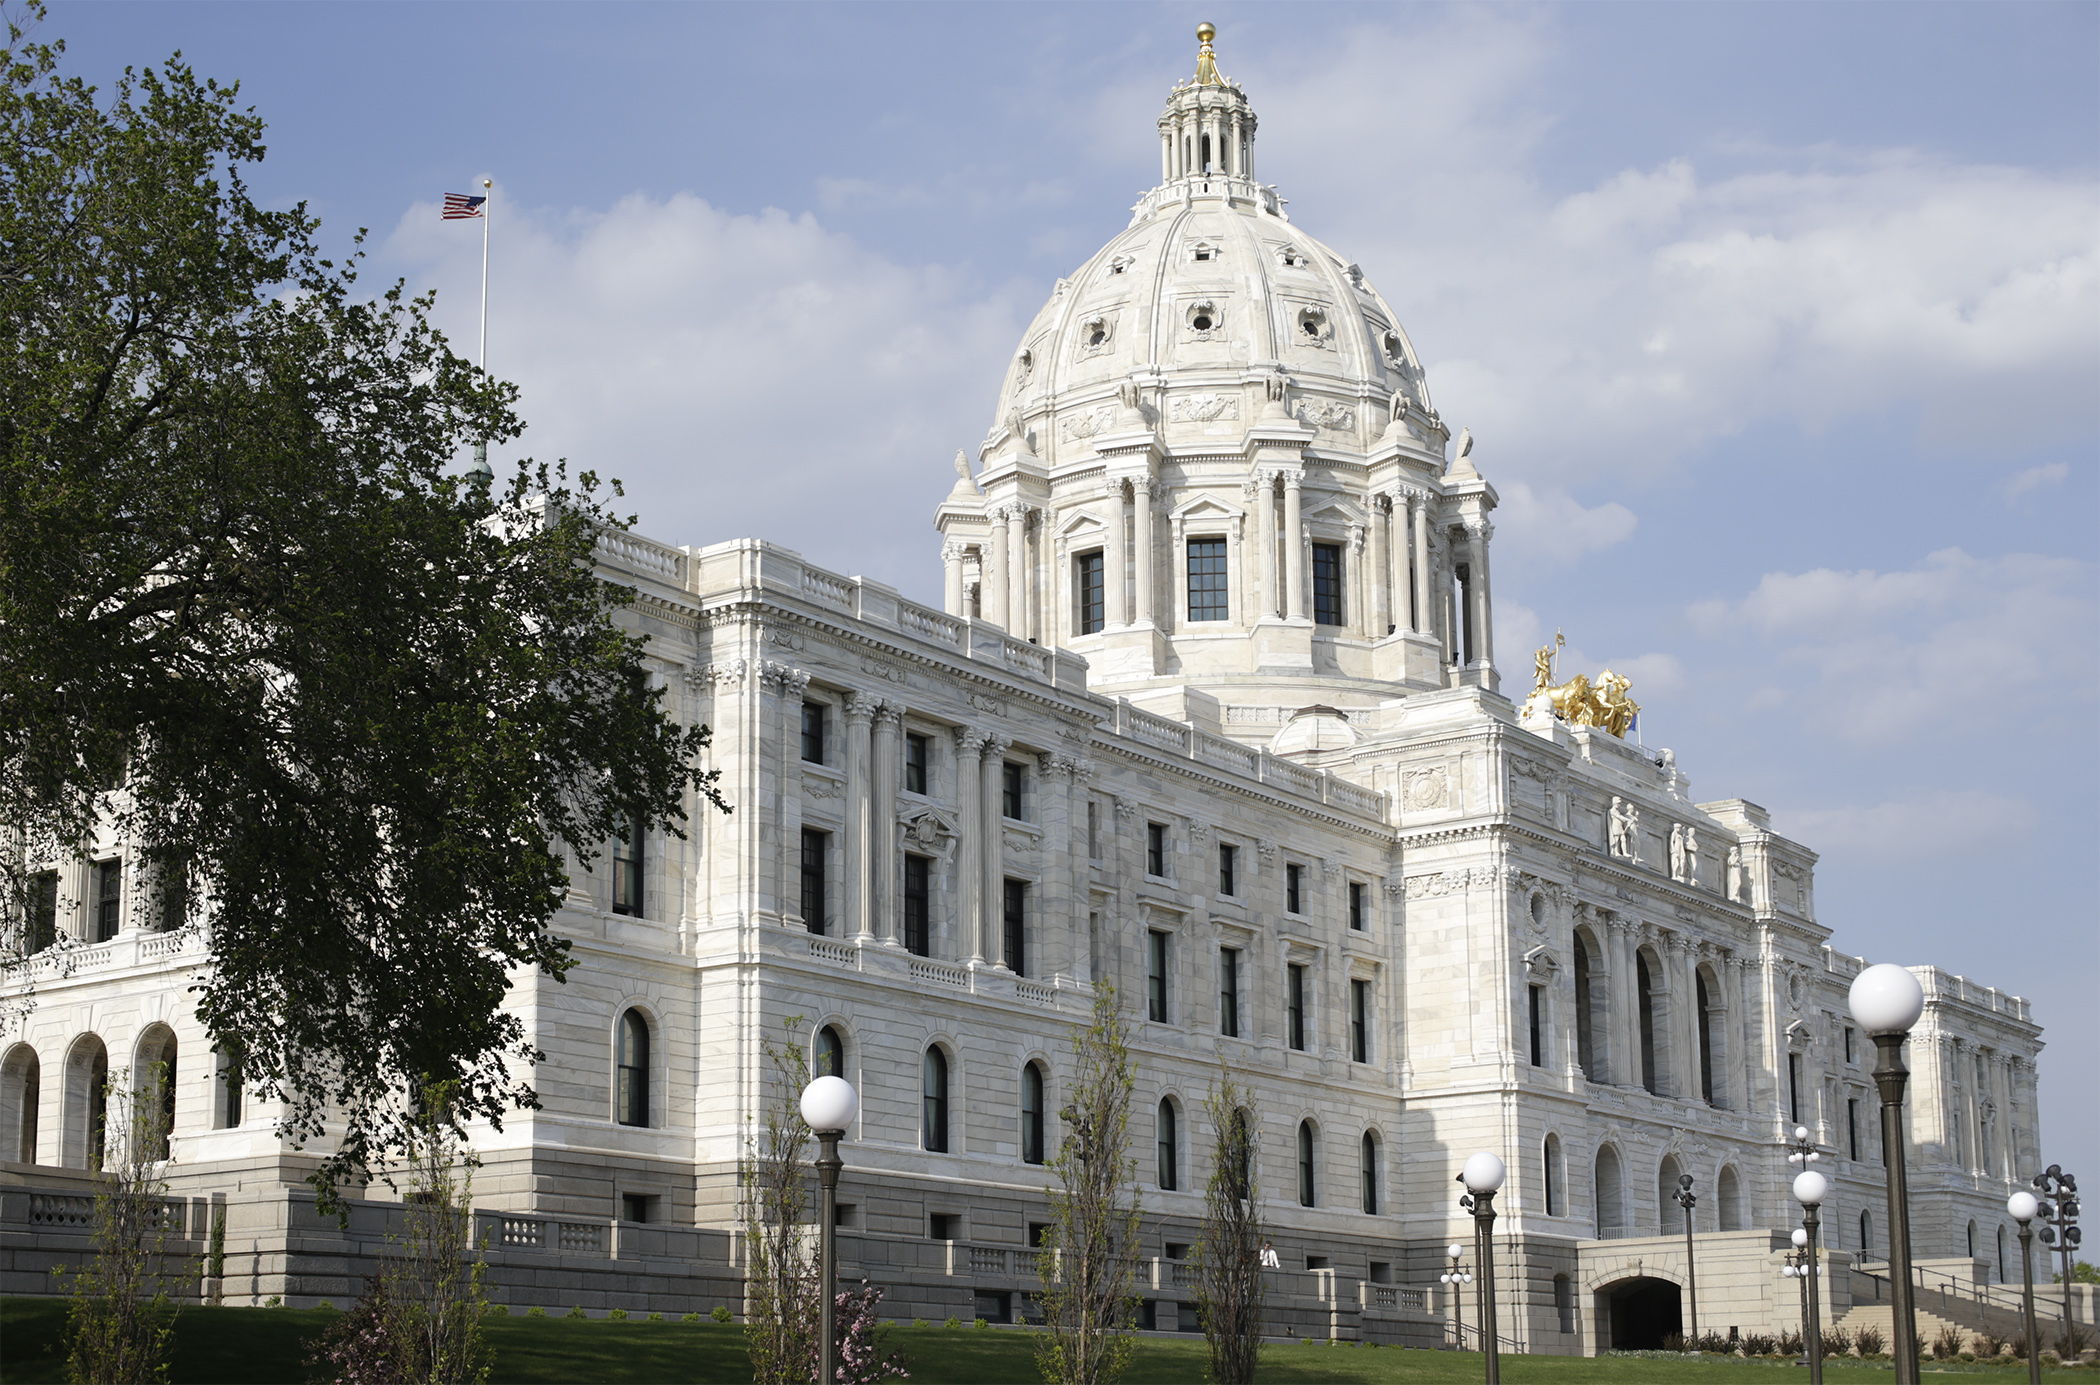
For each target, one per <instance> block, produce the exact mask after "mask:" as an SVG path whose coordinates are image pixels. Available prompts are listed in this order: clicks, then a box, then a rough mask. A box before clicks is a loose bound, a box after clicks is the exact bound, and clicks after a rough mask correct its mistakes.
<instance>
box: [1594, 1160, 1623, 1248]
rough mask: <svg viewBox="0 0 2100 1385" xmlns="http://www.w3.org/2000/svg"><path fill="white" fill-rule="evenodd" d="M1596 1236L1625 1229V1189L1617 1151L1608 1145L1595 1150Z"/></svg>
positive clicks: (1609, 1234) (1602, 1237) (1618, 1232)
mask: <svg viewBox="0 0 2100 1385" xmlns="http://www.w3.org/2000/svg"><path fill="white" fill-rule="evenodd" d="M1596 1194H1597V1195H1596V1204H1595V1205H1596V1208H1597V1237H1598V1239H1599V1240H1602V1239H1605V1238H1607V1237H1611V1236H1618V1235H1621V1234H1623V1233H1624V1231H1625V1229H1626V1189H1625V1184H1624V1179H1623V1177H1622V1176H1621V1173H1620V1170H1619V1152H1618V1151H1617V1150H1615V1149H1613V1148H1612V1147H1611V1146H1610V1145H1606V1146H1604V1148H1602V1149H1600V1150H1598V1151H1597V1189H1596Z"/></svg>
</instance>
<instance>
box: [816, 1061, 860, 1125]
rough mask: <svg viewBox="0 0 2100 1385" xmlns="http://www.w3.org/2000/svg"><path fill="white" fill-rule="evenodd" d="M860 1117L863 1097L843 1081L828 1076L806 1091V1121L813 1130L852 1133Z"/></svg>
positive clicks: (843, 1079) (817, 1080) (817, 1079)
mask: <svg viewBox="0 0 2100 1385" xmlns="http://www.w3.org/2000/svg"><path fill="white" fill-rule="evenodd" d="M859 1114H860V1093H859V1092H856V1091H854V1090H853V1084H852V1083H851V1082H848V1081H847V1080H846V1079H845V1078H843V1077H833V1076H831V1075H829V1074H826V1075H825V1076H823V1077H819V1078H816V1079H814V1080H812V1081H811V1082H810V1084H809V1085H808V1086H807V1087H804V1088H803V1089H802V1119H803V1120H805V1121H807V1122H808V1123H809V1128H810V1129H811V1130H816V1131H826V1130H848V1129H851V1128H852V1126H853V1118H854V1117H855V1116H857V1115H859Z"/></svg>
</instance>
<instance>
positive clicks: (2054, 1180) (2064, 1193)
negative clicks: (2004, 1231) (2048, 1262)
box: [2034, 1164, 2085, 1356]
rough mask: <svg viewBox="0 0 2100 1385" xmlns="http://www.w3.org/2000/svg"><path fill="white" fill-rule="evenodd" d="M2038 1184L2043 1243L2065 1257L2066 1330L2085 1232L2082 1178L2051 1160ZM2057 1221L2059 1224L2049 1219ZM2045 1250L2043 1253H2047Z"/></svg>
mask: <svg viewBox="0 0 2100 1385" xmlns="http://www.w3.org/2000/svg"><path fill="white" fill-rule="evenodd" d="M2034 1186H2035V1187H2037V1188H2039V1189H2041V1191H2042V1197H2043V1198H2046V1199H2048V1201H2046V1202H2044V1201H2041V1200H2040V1199H2037V1200H2036V1203H2035V1210H2036V1211H2038V1212H2039V1213H2040V1214H2041V1218H2042V1244H2043V1245H2045V1246H2049V1247H2052V1248H2053V1249H2054V1250H2055V1251H2056V1253H2057V1254H2059V1255H2061V1256H2063V1258H2064V1274H2063V1279H2064V1332H2065V1334H2066V1336H2068V1335H2069V1333H2070V1331H2071V1268H2072V1264H2071V1262H2072V1260H2073V1259H2074V1258H2075V1257H2076V1255H2077V1253H2078V1247H2079V1245H2080V1243H2081V1242H2082V1241H2083V1240H2084V1239H2085V1233H2084V1232H2082V1231H2080V1230H2079V1229H2078V1180H2077V1179H2076V1178H2074V1177H2072V1176H2071V1175H2070V1174H2068V1173H2065V1172H2064V1169H2063V1165H2061V1164H2051V1165H2050V1166H2049V1167H2048V1168H2046V1169H2043V1170H2042V1171H2041V1172H2040V1173H2038V1174H2036V1175H2035V1176H2034ZM2051 1221H2054V1222H2055V1223H2056V1225H2054V1226H2051V1225H2049V1223H2050V1222H2051ZM2047 1253H2048V1252H2047V1251H2044V1252H2043V1254H2045V1255H2046V1254H2047ZM2062 1345H2063V1347H2064V1348H2065V1350H2064V1355H2066V1356H2069V1355H2070V1354H2071V1352H2070V1350H2069V1348H2070V1345H2071V1344H2070V1343H2069V1342H2068V1341H2066V1342H2064V1343H2063V1344H2062Z"/></svg>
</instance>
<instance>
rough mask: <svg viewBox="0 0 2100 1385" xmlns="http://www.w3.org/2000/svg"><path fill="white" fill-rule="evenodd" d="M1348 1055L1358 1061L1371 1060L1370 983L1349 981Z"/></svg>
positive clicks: (1365, 1061) (1366, 1061)
mask: <svg viewBox="0 0 2100 1385" xmlns="http://www.w3.org/2000/svg"><path fill="white" fill-rule="evenodd" d="M1349 1057H1350V1058H1351V1059H1352V1060H1354V1061H1356V1062H1359V1063H1368V1062H1370V1061H1371V983H1370V982H1368V981H1351V982H1350V983H1349Z"/></svg>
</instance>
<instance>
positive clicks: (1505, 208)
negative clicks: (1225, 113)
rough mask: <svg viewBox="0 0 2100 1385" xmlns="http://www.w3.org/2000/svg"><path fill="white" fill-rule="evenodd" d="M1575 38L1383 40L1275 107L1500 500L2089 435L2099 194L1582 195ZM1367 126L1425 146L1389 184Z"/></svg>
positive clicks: (1405, 144)
mask: <svg viewBox="0 0 2100 1385" xmlns="http://www.w3.org/2000/svg"><path fill="white" fill-rule="evenodd" d="M1548 39H1549V35H1548V34H1547V33H1546V32H1544V31H1543V29H1542V25H1541V23H1540V22H1539V21H1538V20H1536V19H1535V18H1532V17H1526V16H1512V15H1510V14H1508V13H1507V12H1501V11H1487V12H1483V11H1482V10H1480V9H1475V8H1468V9H1464V10H1460V11H1458V12H1456V13H1455V14H1452V15H1449V16H1448V17H1447V18H1446V19H1445V20H1444V21H1443V22H1442V23H1432V24H1428V25H1419V26H1415V27H1411V28H1408V29H1406V30H1405V31H1403V30H1402V29H1401V28H1400V26H1398V25H1397V24H1396V25H1393V26H1390V27H1388V26H1386V25H1384V24H1382V23H1377V22H1366V23H1364V24H1362V25H1361V26H1359V28H1358V30H1357V32H1356V33H1355V34H1354V35H1352V39H1351V41H1350V42H1349V43H1347V44H1346V45H1340V46H1337V47H1336V48H1335V49H1334V51H1333V52H1332V53H1331V55H1330V56H1329V58H1327V59H1325V60H1323V61H1322V62H1320V63H1319V64H1317V65H1294V66H1289V67H1285V66H1284V65H1282V64H1272V65H1271V71H1272V74H1290V75H1286V76H1285V77H1284V79H1283V80H1281V81H1280V82H1277V83H1276V84H1275V85H1273V86H1265V87H1264V89H1263V90H1262V91H1261V92H1260V93H1258V105H1259V108H1260V110H1261V115H1262V139H1263V149H1264V153H1265V155H1266V156H1267V159H1268V162H1267V165H1266V168H1267V171H1268V173H1269V174H1270V176H1275V177H1278V178H1281V179H1283V180H1284V182H1283V188H1284V191H1285V192H1286V193H1290V194H1292V195H1295V196H1296V197H1297V198H1298V202H1297V205H1296V206H1295V207H1294V208H1293V212H1294V214H1295V215H1296V216H1297V217H1298V218H1299V219H1300V220H1302V221H1303V222H1304V223H1305V224H1306V225H1307V226H1309V227H1311V228H1313V229H1314V230H1315V232H1316V233H1317V234H1319V235H1321V236H1322V237H1323V238H1324V239H1327V240H1328V241H1330V243H1332V244H1335V245H1336V246H1338V247H1341V248H1342V250H1343V253H1345V254H1347V255H1349V256H1350V257H1351V258H1353V259H1355V260H1356V261H1357V262H1359V263H1361V264H1362V265H1363V266H1364V267H1365V269H1366V271H1367V272H1368V273H1369V274H1370V276H1371V278H1372V279H1373V281H1374V282H1376V283H1377V284H1378V286H1379V287H1380V288H1381V289H1382V290H1383V291H1384V292H1385V294H1386V296H1387V297H1388V298H1389V299H1391V300H1392V302H1393V303H1394V305H1395V306H1396V308H1397V309H1398V310H1399V311H1400V313H1401V315H1402V317H1403V319H1404V320H1405V321H1406V323H1407V326H1408V329H1409V331H1410V333H1411V335H1412V336H1413V338H1414V340H1415V343H1416V345H1417V346H1418V347H1419V348H1420V349H1421V350H1422V352H1423V353H1424V356H1425V358H1426V360H1427V364H1428V366H1429V373H1430V384H1431V387H1432V389H1433V390H1434V392H1435V395H1436V398H1437V402H1438V405H1439V407H1440V408H1441V409H1442V410H1443V412H1444V414H1445V416H1446V417H1447V418H1450V419H1452V420H1453V421H1454V422H1456V423H1467V424H1470V425H1471V426H1472V427H1473V430H1474V432H1475V434H1476V435H1477V436H1478V438H1479V439H1480V449H1479V453H1478V457H1479V461H1480V465H1481V467H1482V469H1483V470H1484V471H1485V472H1486V473H1487V474H1488V475H1489V477H1490V478H1491V479H1494V480H1495V481H1496V483H1497V485H1498V486H1502V487H1504V488H1505V489H1507V483H1508V482H1509V481H1513V480H1517V479H1529V480H1532V481H1534V482H1535V483H1540V484H1543V483H1544V482H1545V480H1546V478H1548V477H1549V476H1550V478H1551V480H1552V482H1553V483H1554V484H1556V485H1560V486H1565V487H1568V488H1570V489H1572V490H1578V491H1579V490H1580V489H1582V488H1583V487H1584V486H1585V485H1594V484H1596V483H1598V482H1601V481H1623V480H1625V479H1627V478H1629V477H1635V476H1638V475H1640V474H1641V473H1644V472H1650V473H1652V472H1654V471H1657V470H1660V469H1663V468H1667V467H1670V466H1672V465H1675V464H1676V463H1678V462H1679V461H1680V460H1681V459H1682V458H1683V457H1684V456H1686V455H1687V454H1688V453H1690V452H1692V451H1693V450H1695V449H1697V448H1698V447H1700V446H1701V445H1703V444H1705V443H1707V442H1710V441H1712V440H1714V439H1717V438H1721V437H1725V436H1728V435H1731V434H1734V433H1737V432H1740V431H1742V430H1743V429H1745V428H1747V427H1749V426H1751V425H1753V424H1758V423H1761V422H1771V421H1777V422H1781V423H1787V424H1792V425H1796V426H1800V427H1803V428H1809V429H1814V428H1819V427H1821V426H1823V425H1825V424H1827V423H1829V422H1831V421H1833V420H1836V419H1839V418H1843V417H1848V416H1867V415H1873V414H1876V413H1878V412H1881V411H1884V410H1887V409H1889V408H1892V407H1898V406H1900V407H1903V408H1906V409H1909V410H1911V411H1913V412H1914V413H1915V414H1916V416H1918V417H1919V419H1920V422H1921V425H1922V426H1921V429H1920V439H1921V441H1923V442H1925V443H1927V444H1937V445H1944V446H1955V445H1960V444H1961V443H1962V442H1964V441H1966V440H1969V439H1973V438H1974V436H1975V432H1976V429H1977V427H1978V426H1979V425H1978V420H1982V419H1988V420H1990V424H1989V427H1990V428H1991V430H1992V433H1993V438H1994V443H1996V444H2000V445H2005V446H2011V447H2018V446H2020V445H2023V444H2027V443H2033V442H2036V441H2040V440H2045V439H2051V438H2061V437H2063V436H2066V435H2068V434H2072V433H2077V434H2079V435H2085V434H2087V433H2089V431H2090V428H2091V413H2090V405H2089V402H2088V400H2089V395H2090V391H2089V389H2088V385H2089V383H2090V380H2091V379H2092V377H2093V374H2094V371H2095V370H2096V368H2100V185H2096V183H2095V182H2094V180H2093V179H2091V178H2090V177H2088V176H2085V175H2083V174H2081V173H2065V174H2053V173H2047V172H2039V171H2033V170H2025V169H2015V168H2002V167H1988V166H1974V165H1963V164H1958V163H1954V162H1950V161H1946V160H1942V159H1936V158H1932V157H1928V156H1923V155H1917V154H1911V153H1900V152H1899V153H1885V152H1877V151H1847V150H1841V149H1839V150H1832V149H1819V150H1814V151H1783V150H1781V151H1768V152H1767V153H1765V154H1764V155H1763V156H1762V157H1763V159H1764V161H1765V162H1766V163H1767V164H1768V166H1767V167H1765V168H1762V169H1753V170H1751V171H1747V172H1737V173H1731V174H1729V175H1726V176H1718V177H1717V176H1713V175H1711V174H1709V173H1706V172H1704V171H1702V170H1701V168H1700V167H1699V166H1698V164H1697V163H1696V162H1695V161H1694V160H1693V159H1692V158H1690V157H1677V158H1673V159H1670V160H1668V161H1666V162H1664V163H1662V164H1661V165H1660V166H1658V167H1653V168H1647V169H1626V170H1623V171H1621V172H1619V173H1616V174H1614V175H1613V176H1611V177H1608V178H1606V179H1603V180H1602V181H1600V182H1599V183H1597V184H1596V185H1595V186H1593V187H1590V188H1588V189H1585V190H1582V191H1579V192H1576V193H1574V194H1572V195H1567V196H1556V195H1554V194H1551V193H1549V192H1548V191H1547V190H1546V189H1545V188H1544V187H1542V186H1541V184H1540V182H1539V181H1538V179H1537V178H1536V177H1535V176H1534V174H1533V172H1532V170H1533V168H1534V166H1535V160H1536V145H1537V142H1538V138H1539V132H1540V130H1541V128H1542V125H1543V122H1544V120H1545V118H1546V117H1547V116H1549V115H1550V114H1551V112H1550V111H1545V110H1542V109H1540V106H1539V96H1538V93H1539V92H1541V91H1543V90H1549V89H1550V87H1549V85H1548V84H1547V83H1546V82H1545V81H1543V80H1542V72H1543V71H1544V69H1545V68H1546V67H1547V58H1548V49H1547V43H1548ZM1400 54H1404V55H1405V58H1406V63H1407V70H1408V73H1409V78H1408V80H1407V81H1405V82H1401V83H1395V82H1392V81H1391V80H1389V75H1390V74H1389V68H1390V66H1391V64H1392V63H1393V61H1394V60H1395V57H1396V55H1400ZM1362 128H1390V129H1396V130H1401V131H1405V132H1406V137H1405V138H1404V139H1403V140H1400V141H1396V142H1395V143H1394V144H1392V145H1391V146H1389V151H1390V152H1388V153H1386V154H1384V155H1381V156H1374V157H1372V158H1371V159H1370V161H1369V162H1368V163H1367V156H1366V153H1365V150H1364V148H1363V146H1362V144H1361V142H1360V141H1356V140H1337V139H1334V138H1332V133H1333V132H1334V131H1336V130H1342V129H1362ZM1279 146H1280V147H1279ZM1736 157H1737V158H1738V160H1740V159H1741V158H1742V157H1743V156H1742V155H1741V154H1740V153H1738V155H1737V156H1736ZM1367 175H1371V176H1367Z"/></svg>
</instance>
